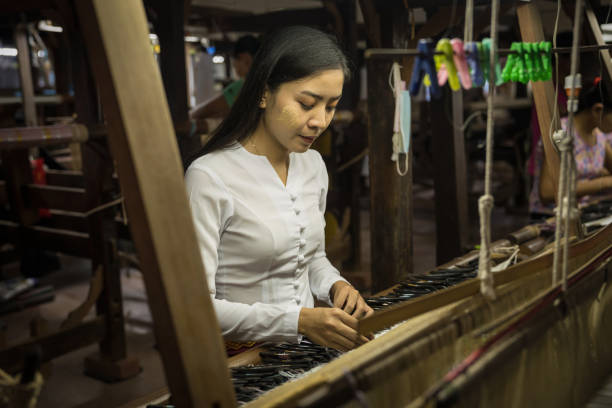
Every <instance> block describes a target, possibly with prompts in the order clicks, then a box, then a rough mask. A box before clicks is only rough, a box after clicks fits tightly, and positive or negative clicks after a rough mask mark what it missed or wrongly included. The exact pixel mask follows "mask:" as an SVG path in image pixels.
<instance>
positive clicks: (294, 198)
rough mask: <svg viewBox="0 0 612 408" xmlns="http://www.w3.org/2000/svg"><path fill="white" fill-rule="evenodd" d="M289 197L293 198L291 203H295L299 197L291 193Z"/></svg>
mask: <svg viewBox="0 0 612 408" xmlns="http://www.w3.org/2000/svg"><path fill="white" fill-rule="evenodd" d="M289 197H290V198H291V201H295V200H296V199H297V196H296V195H295V194H293V193H291V194H290V195H289Z"/></svg>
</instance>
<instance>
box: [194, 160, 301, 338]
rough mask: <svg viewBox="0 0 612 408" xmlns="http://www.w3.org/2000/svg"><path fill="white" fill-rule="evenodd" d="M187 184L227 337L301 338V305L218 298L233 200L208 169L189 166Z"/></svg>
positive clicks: (210, 285) (208, 276)
mask: <svg viewBox="0 0 612 408" xmlns="http://www.w3.org/2000/svg"><path fill="white" fill-rule="evenodd" d="M185 184H186V186H187V193H188V197H189V204H190V206H191V212H192V215H193V221H194V225H195V230H196V235H197V238H198V243H199V246H200V252H201V255H202V262H203V263H204V271H205V273H206V282H207V284H208V290H209V292H210V296H211V299H212V302H213V306H214V308H215V313H216V315H217V320H218V321H219V325H220V326H221V331H222V334H223V337H224V338H225V339H226V340H234V341H263V340H270V341H297V339H298V333H297V329H298V328H297V323H298V318H299V313H300V307H298V306H297V305H294V306H281V305H272V304H264V303H253V304H251V305H249V304H245V303H238V302H230V301H228V300H225V299H216V298H215V295H216V284H215V275H216V273H217V268H218V266H219V256H218V248H219V245H220V242H221V236H222V234H223V231H224V230H225V229H226V227H227V225H228V224H229V222H230V220H231V217H232V214H233V212H234V207H233V200H232V197H231V195H230V194H229V192H228V191H227V189H226V188H225V185H224V184H223V182H222V181H221V180H220V179H219V177H218V176H217V175H216V174H215V173H214V172H212V171H209V170H207V169H205V168H200V167H198V168H194V167H191V168H189V169H188V170H187V173H186V175H185Z"/></svg>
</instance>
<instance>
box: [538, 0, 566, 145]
mask: <svg viewBox="0 0 612 408" xmlns="http://www.w3.org/2000/svg"><path fill="white" fill-rule="evenodd" d="M560 14H561V0H557V15H556V16H555V28H554V29H553V39H552V43H553V49H554V48H557V32H558V31H559V15H560ZM554 85H555V101H554V103H553V115H552V118H551V121H550V126H549V127H548V137H549V138H550V139H551V140H553V146H555V142H554V139H553V124H554V123H555V122H556V121H557V117H558V116H557V115H558V114H559V53H557V52H556V53H555V82H554ZM540 134H541V135H543V134H544V133H542V132H540ZM540 137H541V136H540Z"/></svg>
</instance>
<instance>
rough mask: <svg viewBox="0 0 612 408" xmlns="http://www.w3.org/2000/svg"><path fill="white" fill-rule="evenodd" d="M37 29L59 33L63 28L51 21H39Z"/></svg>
mask: <svg viewBox="0 0 612 408" xmlns="http://www.w3.org/2000/svg"><path fill="white" fill-rule="evenodd" d="M38 30H40V31H51V32H52V33H61V32H63V31H64V29H63V28H62V27H60V26H56V25H53V23H52V22H51V21H48V20H47V21H44V20H43V21H39V22H38Z"/></svg>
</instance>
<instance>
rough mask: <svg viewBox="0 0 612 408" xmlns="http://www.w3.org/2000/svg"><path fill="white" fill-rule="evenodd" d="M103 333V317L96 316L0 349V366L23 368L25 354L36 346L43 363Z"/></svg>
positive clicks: (6, 368)
mask: <svg viewBox="0 0 612 408" xmlns="http://www.w3.org/2000/svg"><path fill="white" fill-rule="evenodd" d="M104 334H105V322H104V319H103V318H100V317H98V318H96V319H93V320H90V321H88V322H86V323H83V324H81V325H79V326H76V327H73V328H70V329H65V330H59V331H56V332H54V333H51V334H47V335H45V336H42V337H36V338H34V339H31V340H28V341H25V342H23V343H21V344H18V345H14V346H11V347H6V348H4V349H2V350H0V367H2V369H4V370H7V371H9V372H17V371H20V370H21V369H22V368H23V363H24V360H25V356H26V354H27V353H28V352H29V351H31V350H32V349H33V348H34V347H36V346H38V347H40V349H41V352H42V355H41V358H42V362H43V363H44V362H46V361H50V360H52V359H54V358H56V357H59V356H62V355H64V354H66V353H69V352H71V351H73V350H76V349H79V348H82V347H85V346H88V345H90V344H93V343H95V342H97V341H99V340H100V339H102V338H103V337H104Z"/></svg>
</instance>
